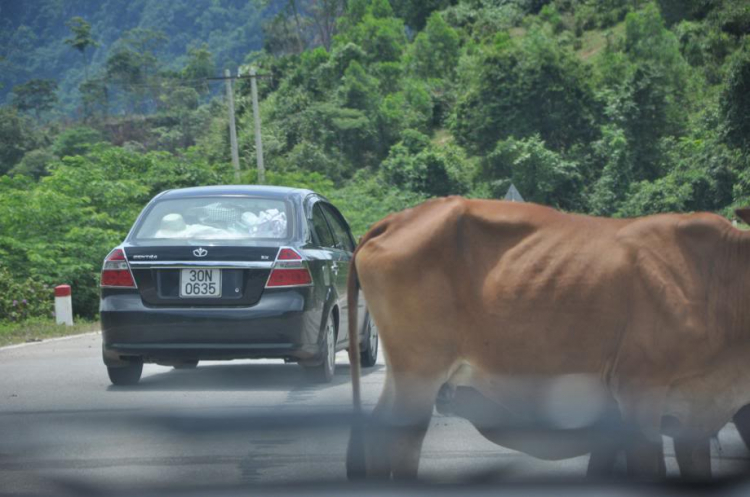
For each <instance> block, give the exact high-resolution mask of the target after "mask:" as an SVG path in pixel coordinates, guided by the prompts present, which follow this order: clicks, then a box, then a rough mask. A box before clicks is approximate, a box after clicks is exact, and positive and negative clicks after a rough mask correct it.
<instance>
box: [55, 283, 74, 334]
mask: <svg viewBox="0 0 750 497" xmlns="http://www.w3.org/2000/svg"><path fill="white" fill-rule="evenodd" d="M70 293H71V292H70V285H57V286H56V287H55V322H56V323H57V324H66V325H68V326H72V325H73V300H72V297H71V295H70Z"/></svg>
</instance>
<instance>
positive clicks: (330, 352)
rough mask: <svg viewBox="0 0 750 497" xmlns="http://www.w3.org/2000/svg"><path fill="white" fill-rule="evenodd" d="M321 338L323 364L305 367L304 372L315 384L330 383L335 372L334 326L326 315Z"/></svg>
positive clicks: (330, 316)
mask: <svg viewBox="0 0 750 497" xmlns="http://www.w3.org/2000/svg"><path fill="white" fill-rule="evenodd" d="M323 332H324V333H325V337H324V338H323V345H322V346H321V349H322V352H323V353H322V359H323V362H321V363H320V364H318V365H317V366H306V367H305V370H306V371H307V375H308V377H309V378H310V380H312V381H314V382H315V383H330V382H331V381H333V375H334V373H335V372H336V326H335V325H334V324H333V318H332V315H331V314H329V315H328V320H327V321H326V325H325V328H323Z"/></svg>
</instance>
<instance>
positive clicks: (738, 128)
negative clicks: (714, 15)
mask: <svg viewBox="0 0 750 497" xmlns="http://www.w3.org/2000/svg"><path fill="white" fill-rule="evenodd" d="M748 45H749V44H747V43H746V44H745V46H744V47H743V48H742V49H741V50H740V51H738V52H737V53H736V54H735V55H734V56H733V57H732V60H731V62H730V65H729V71H728V77H727V78H726V82H725V83H724V87H723V88H722V92H721V100H720V102H721V103H720V105H721V115H722V117H723V126H724V136H725V139H726V141H727V143H729V144H730V145H732V146H734V147H738V148H741V149H742V150H744V151H745V153H746V154H748V155H750V49H749V48H748Z"/></svg>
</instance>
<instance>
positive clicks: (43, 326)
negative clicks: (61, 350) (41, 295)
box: [0, 318, 101, 347]
mask: <svg viewBox="0 0 750 497" xmlns="http://www.w3.org/2000/svg"><path fill="white" fill-rule="evenodd" d="M100 328H101V325H100V323H99V321H98V320H97V321H87V320H82V319H77V320H75V321H74V324H73V326H65V325H63V324H56V323H55V322H54V321H53V320H51V319H46V318H33V319H28V320H26V321H23V322H20V323H12V322H8V321H0V347H2V346H4V345H14V344H17V343H25V342H40V341H42V340H44V339H45V338H55V337H62V336H67V335H77V334H79V333H87V332H89V331H97V330H99V329H100Z"/></svg>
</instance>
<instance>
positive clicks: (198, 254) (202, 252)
mask: <svg viewBox="0 0 750 497" xmlns="http://www.w3.org/2000/svg"><path fill="white" fill-rule="evenodd" d="M207 253H208V250H206V249H204V248H203V247H198V248H197V249H195V250H193V255H194V256H196V257H206V254H207Z"/></svg>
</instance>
